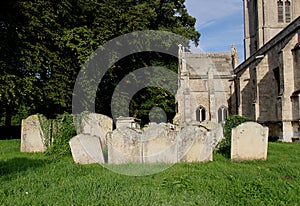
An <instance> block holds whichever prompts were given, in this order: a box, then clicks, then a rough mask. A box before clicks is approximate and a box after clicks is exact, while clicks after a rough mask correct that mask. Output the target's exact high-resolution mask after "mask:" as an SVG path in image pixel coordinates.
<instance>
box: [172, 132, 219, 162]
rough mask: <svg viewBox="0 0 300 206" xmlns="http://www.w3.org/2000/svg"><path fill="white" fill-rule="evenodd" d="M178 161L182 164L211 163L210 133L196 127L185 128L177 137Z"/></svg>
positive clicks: (211, 142) (211, 145)
mask: <svg viewBox="0 0 300 206" xmlns="http://www.w3.org/2000/svg"><path fill="white" fill-rule="evenodd" d="M177 144H178V160H179V161H182V162H207V161H212V156H213V150H214V144H213V138H212V133H211V132H207V131H203V130H202V129H201V128H200V127H198V126H186V127H184V128H183V129H182V130H181V131H180V132H179V134H178V135H177Z"/></svg>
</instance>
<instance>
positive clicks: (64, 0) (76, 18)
mask: <svg viewBox="0 0 300 206" xmlns="http://www.w3.org/2000/svg"><path fill="white" fill-rule="evenodd" d="M0 22H1V25H0V29H1V30H0V32H1V35H2V34H3V35H2V36H3V38H2V39H1V40H0V41H1V45H0V49H1V54H2V55H1V59H0V66H1V71H0V72H1V77H0V84H1V87H0V102H1V104H2V105H4V107H3V111H2V113H6V114H7V118H6V119H7V124H9V123H10V117H11V116H12V115H13V114H14V113H16V112H18V111H26V112H25V113H28V114H30V113H33V112H40V113H43V114H46V115H47V116H50V117H51V116H54V115H55V114H58V113H63V112H70V111H71V110H72V108H71V107H72V105H71V104H72V102H71V100H72V93H73V87H74V82H75V80H76V77H77V74H78V72H79V70H80V69H81V65H82V64H83V63H84V62H85V61H86V59H87V58H88V57H89V56H90V55H91V54H92V53H93V51H94V50H95V49H97V48H98V47H99V46H101V45H103V44H104V43H106V42H107V41H109V40H110V39H112V38H114V37H117V36H120V35H122V34H126V33H129V32H133V31H138V30H149V29H151V30H164V31H171V32H174V33H177V34H179V35H182V36H184V37H186V38H188V39H191V40H192V41H194V42H195V43H196V44H197V43H198V39H199V33H198V32H197V31H196V30H195V28H194V25H195V19H194V18H192V17H191V16H190V15H189V14H188V12H187V10H186V8H185V6H184V0H151V1H150V0H138V1H137V0H122V1H121V0H114V1H110V0H101V1H100V0H92V1H86V0H53V1H46V0H34V1H27V0H14V1H11V2H10V3H6V4H5V6H3V7H1V19H0ZM170 61H171V63H170ZM174 62H176V60H175V59H172V58H171V60H170V58H166V57H165V56H163V55H161V54H157V53H154V54H151V55H148V54H146V55H145V54H144V55H143V54H135V55H132V56H129V57H127V58H125V59H124V60H122V61H120V62H118V63H116V65H114V66H115V67H116V68H117V69H115V70H111V71H110V72H108V73H107V74H106V76H105V77H106V79H105V80H103V81H102V82H101V84H100V85H101V87H102V88H107V89H106V90H105V92H104V93H101V92H100V94H99V93H98V94H99V96H98V97H97V111H98V112H100V113H104V114H108V115H110V111H107V107H108V106H109V105H110V97H111V93H112V91H113V89H114V87H115V85H117V82H118V81H119V80H120V79H122V77H124V75H126V74H128V73H129V72H130V71H133V70H134V69H137V68H140V67H141V66H143V67H144V66H150V65H153V64H154V65H171V64H172V65H173V66H172V68H173V69H174V70H176V69H175V67H176V66H174V65H176V63H175V64H174ZM150 93H151V92H150ZM152 93H153V92H152ZM154 93H155V92H154ZM142 96H143V95H142ZM103 97H104V98H103ZM138 99H141V100H142V98H137V99H136V100H135V101H136V103H135V105H141V104H138V102H137V101H138ZM167 100H168V98H165V100H164V99H162V98H161V100H160V101H161V102H163V101H167ZM139 101H140V100H139ZM146 104H149V103H146ZM168 107H172V106H171V105H168ZM24 108H25V109H24ZM133 109H134V108H133ZM167 110H169V108H168V109H167ZM0 112H1V111H0ZM142 113H143V112H142ZM142 113H141V114H142ZM9 116H10V117H9Z"/></svg>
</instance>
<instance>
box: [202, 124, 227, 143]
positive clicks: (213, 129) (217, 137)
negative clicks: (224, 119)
mask: <svg viewBox="0 0 300 206" xmlns="http://www.w3.org/2000/svg"><path fill="white" fill-rule="evenodd" d="M200 128H204V129H205V130H206V131H208V132H210V137H211V138H212V143H213V146H214V147H215V146H217V145H218V144H219V143H220V142H221V140H222V139H224V134H223V127H222V125H221V124H218V123H216V122H212V121H208V120H205V121H203V122H200Z"/></svg>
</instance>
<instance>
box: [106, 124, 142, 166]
mask: <svg viewBox="0 0 300 206" xmlns="http://www.w3.org/2000/svg"><path fill="white" fill-rule="evenodd" d="M141 135H142V130H140V129H134V128H127V127H121V128H119V129H115V130H114V131H113V132H112V133H111V135H110V136H109V138H108V163H110V164H123V163H142V162H143V157H142V148H143V146H142V142H141Z"/></svg>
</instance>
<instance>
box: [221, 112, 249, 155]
mask: <svg viewBox="0 0 300 206" xmlns="http://www.w3.org/2000/svg"><path fill="white" fill-rule="evenodd" d="M247 121H248V119H247V118H246V117H242V116H239V115H232V116H230V117H229V118H228V119H227V120H226V122H225V125H224V139H223V140H222V141H221V143H220V147H219V152H220V153H221V154H223V155H224V156H226V157H230V148H231V130H232V128H234V127H236V126H238V125H240V124H242V123H243V122H247Z"/></svg>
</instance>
